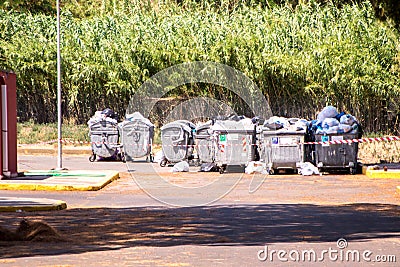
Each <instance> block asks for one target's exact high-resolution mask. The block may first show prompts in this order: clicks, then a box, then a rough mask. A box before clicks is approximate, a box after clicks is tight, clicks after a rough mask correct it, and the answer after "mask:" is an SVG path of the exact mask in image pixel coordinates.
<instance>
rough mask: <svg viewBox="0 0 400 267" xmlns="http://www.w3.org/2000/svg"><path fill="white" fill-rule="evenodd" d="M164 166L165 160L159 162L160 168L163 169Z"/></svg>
mask: <svg viewBox="0 0 400 267" xmlns="http://www.w3.org/2000/svg"><path fill="white" fill-rule="evenodd" d="M165 165H167V160H166V159H163V160H162V161H160V166H161V167H165Z"/></svg>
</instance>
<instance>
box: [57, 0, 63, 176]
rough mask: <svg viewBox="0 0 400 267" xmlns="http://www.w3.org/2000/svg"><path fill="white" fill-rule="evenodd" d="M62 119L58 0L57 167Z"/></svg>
mask: <svg viewBox="0 0 400 267" xmlns="http://www.w3.org/2000/svg"><path fill="white" fill-rule="evenodd" d="M61 120H62V113H61V52H60V0H57V132H58V139H57V144H58V157H57V169H62V143H61V139H62V132H61Z"/></svg>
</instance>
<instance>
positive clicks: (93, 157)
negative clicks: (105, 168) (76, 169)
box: [89, 154, 96, 162]
mask: <svg viewBox="0 0 400 267" xmlns="http://www.w3.org/2000/svg"><path fill="white" fill-rule="evenodd" d="M95 160H96V154H93V155H91V156H90V157H89V161H90V162H93V161H95Z"/></svg>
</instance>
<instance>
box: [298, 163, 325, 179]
mask: <svg viewBox="0 0 400 267" xmlns="http://www.w3.org/2000/svg"><path fill="white" fill-rule="evenodd" d="M299 173H300V174H301V175H303V176H310V175H313V174H320V173H319V171H318V168H317V167H315V166H314V165H313V164H312V163H310V162H304V163H302V164H301V165H300V169H299Z"/></svg>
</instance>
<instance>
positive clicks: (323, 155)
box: [314, 133, 359, 174]
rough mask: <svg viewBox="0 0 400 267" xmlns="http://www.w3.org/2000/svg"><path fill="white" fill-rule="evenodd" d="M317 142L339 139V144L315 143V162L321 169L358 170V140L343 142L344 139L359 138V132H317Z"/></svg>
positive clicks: (352, 171)
mask: <svg viewBox="0 0 400 267" xmlns="http://www.w3.org/2000/svg"><path fill="white" fill-rule="evenodd" d="M314 136H315V141H316V142H328V141H338V143H339V144H328V143H327V144H317V145H315V151H314V153H315V155H314V157H315V163H316V165H317V167H318V169H319V170H321V171H330V170H347V171H349V172H350V173H351V174H356V172H357V156H358V142H349V143H341V142H342V140H349V139H357V138H359V133H355V134H352V133H347V134H315V135H314Z"/></svg>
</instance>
